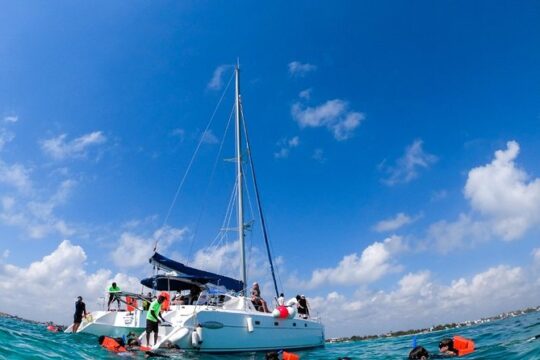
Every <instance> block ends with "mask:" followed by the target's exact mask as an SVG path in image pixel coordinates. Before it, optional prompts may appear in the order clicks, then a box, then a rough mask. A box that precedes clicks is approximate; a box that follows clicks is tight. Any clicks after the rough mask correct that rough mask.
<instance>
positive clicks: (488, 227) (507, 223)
mask: <svg viewBox="0 0 540 360" xmlns="http://www.w3.org/2000/svg"><path fill="white" fill-rule="evenodd" d="M518 153H519V145H518V143H516V142H515V141H510V142H508V143H507V148H506V150H498V151H496V152H495V157H494V159H493V160H492V161H491V162H490V163H489V164H486V165H483V166H478V167H476V168H473V169H471V170H470V171H469V173H468V177H467V182H466V184H465V189H464V194H465V198H466V199H468V200H469V202H470V205H471V209H472V211H471V213H470V214H460V215H459V218H458V219H457V220H456V221H453V222H452V221H446V220H442V221H439V222H436V223H434V224H432V225H431V226H430V227H429V229H428V232H427V235H428V238H429V239H430V240H432V241H434V243H435V245H436V247H437V249H438V250H439V251H441V252H443V253H448V252H450V251H452V250H454V249H459V248H465V247H472V246H474V245H476V244H477V243H479V242H483V241H488V240H491V239H495V238H502V239H504V240H516V239H519V238H521V237H522V236H523V235H524V234H525V233H526V232H527V231H528V230H529V229H531V228H534V227H538V225H540V179H539V178H535V179H532V178H531V177H530V176H529V175H528V174H527V173H526V172H525V171H524V170H522V169H519V168H518V167H517V166H516V164H515V162H514V161H515V159H516V158H517V155H518Z"/></svg>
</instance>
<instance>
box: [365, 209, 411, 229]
mask: <svg viewBox="0 0 540 360" xmlns="http://www.w3.org/2000/svg"><path fill="white" fill-rule="evenodd" d="M417 219H418V217H416V218H411V217H410V216H409V215H407V214H404V213H401V212H400V213H398V214H397V215H396V216H395V217H393V218H391V219H386V220H381V221H379V222H378V223H377V224H376V225H375V226H374V229H375V231H377V232H387V231H394V230H397V229H399V228H401V227H403V226H405V225H408V224H411V223H413V222H415V221H416V220H417Z"/></svg>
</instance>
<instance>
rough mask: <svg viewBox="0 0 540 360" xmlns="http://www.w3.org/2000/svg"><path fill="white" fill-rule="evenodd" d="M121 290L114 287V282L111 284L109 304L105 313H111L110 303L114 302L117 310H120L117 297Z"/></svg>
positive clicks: (116, 286)
mask: <svg viewBox="0 0 540 360" xmlns="http://www.w3.org/2000/svg"><path fill="white" fill-rule="evenodd" d="M120 291H121V290H120V288H119V287H118V285H116V283H115V282H113V283H112V286H111V287H110V288H109V303H108V304H107V311H111V303H112V302H113V301H114V300H116V302H118V310H120V298H119V297H118V296H117V293H119V292H120Z"/></svg>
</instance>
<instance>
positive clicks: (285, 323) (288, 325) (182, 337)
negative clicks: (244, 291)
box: [140, 306, 324, 353]
mask: <svg viewBox="0 0 540 360" xmlns="http://www.w3.org/2000/svg"><path fill="white" fill-rule="evenodd" d="M164 318H165V319H166V320H167V321H170V322H171V323H172V324H173V325H172V326H160V327H159V337H158V342H157V344H154V339H153V337H154V335H153V334H151V337H150V344H151V345H152V346H153V347H154V348H157V347H167V346H170V344H167V343H168V342H169V341H170V343H172V344H175V345H177V346H179V347H180V348H181V349H184V350H193V351H199V352H215V353H223V352H242V351H268V350H275V349H284V350H286V349H307V348H314V347H320V346H324V327H323V326H322V324H321V323H319V322H317V321H313V320H305V319H300V318H293V319H280V318H274V317H273V316H272V314H267V313H261V312H257V311H252V310H250V309H248V310H247V311H245V310H224V309H216V308H213V307H207V306H198V307H195V306H184V307H183V310H180V311H171V312H169V313H168V314H166V315H165V316H164ZM248 319H250V320H248ZM199 324H200V325H201V327H202V329H201V328H200V329H199V332H200V333H201V335H202V342H200V343H194V341H193V340H194V339H193V336H192V333H193V332H194V330H195V329H196V328H197V325H199ZM140 340H141V341H142V342H143V344H144V345H146V333H143V335H141V337H140Z"/></svg>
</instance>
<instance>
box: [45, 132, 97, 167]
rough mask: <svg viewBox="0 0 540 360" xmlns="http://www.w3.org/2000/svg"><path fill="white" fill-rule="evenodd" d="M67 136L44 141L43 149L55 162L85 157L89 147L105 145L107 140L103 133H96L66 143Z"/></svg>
mask: <svg viewBox="0 0 540 360" xmlns="http://www.w3.org/2000/svg"><path fill="white" fill-rule="evenodd" d="M66 138H67V135H66V134H62V135H59V136H57V137H55V138H51V139H47V140H43V141H42V142H41V149H42V150H43V151H44V152H45V153H46V154H47V155H49V156H50V157H52V158H53V159H55V160H62V159H66V158H78V157H85V156H86V155H87V150H88V148H89V147H92V146H97V145H100V144H103V143H105V142H106V141H107V138H106V137H105V135H103V133H102V132H101V131H94V132H91V133H88V134H85V135H83V136H80V137H78V138H76V139H73V140H71V141H66Z"/></svg>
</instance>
